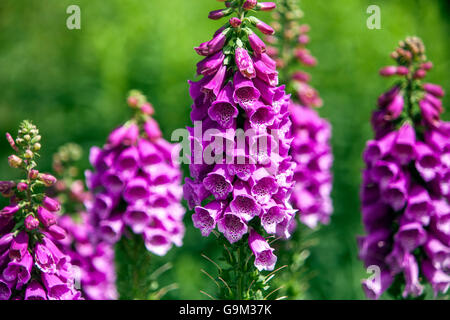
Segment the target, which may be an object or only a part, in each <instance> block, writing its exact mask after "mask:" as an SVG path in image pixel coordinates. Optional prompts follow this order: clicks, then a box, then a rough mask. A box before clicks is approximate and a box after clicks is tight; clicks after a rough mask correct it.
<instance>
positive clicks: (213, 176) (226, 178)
mask: <svg viewBox="0 0 450 320" xmlns="http://www.w3.org/2000/svg"><path fill="white" fill-rule="evenodd" d="M203 185H204V186H205V189H206V190H208V191H210V192H211V193H212V194H213V195H214V197H215V198H216V199H217V200H224V199H226V198H227V196H228V194H229V193H230V192H231V191H232V190H233V185H232V184H231V177H230V175H229V174H228V170H227V169H226V165H221V164H218V165H216V166H215V167H214V170H213V171H211V172H210V173H208V174H207V175H206V177H205V179H203Z"/></svg>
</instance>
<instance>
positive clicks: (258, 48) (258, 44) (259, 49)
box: [248, 32, 266, 56]
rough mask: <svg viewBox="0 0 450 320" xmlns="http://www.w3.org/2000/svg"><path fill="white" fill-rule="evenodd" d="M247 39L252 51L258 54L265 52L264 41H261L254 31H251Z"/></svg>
mask: <svg viewBox="0 0 450 320" xmlns="http://www.w3.org/2000/svg"><path fill="white" fill-rule="evenodd" d="M248 41H249V43H250V46H251V47H252V49H253V52H254V53H255V54H256V55H257V56H259V55H261V54H262V53H264V52H266V44H265V43H264V41H262V40H261V39H260V38H259V37H258V36H257V35H256V33H253V32H252V33H251V34H250V35H249V36H248Z"/></svg>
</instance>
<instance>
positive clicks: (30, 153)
mask: <svg viewBox="0 0 450 320" xmlns="http://www.w3.org/2000/svg"><path fill="white" fill-rule="evenodd" d="M23 156H24V157H25V158H26V159H31V158H33V156H34V153H33V151H31V150H29V149H28V150H27V151H25V153H24V154H23Z"/></svg>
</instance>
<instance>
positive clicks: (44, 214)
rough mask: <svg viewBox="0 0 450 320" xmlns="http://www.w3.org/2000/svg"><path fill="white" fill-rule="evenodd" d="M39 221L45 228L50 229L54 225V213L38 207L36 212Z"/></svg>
mask: <svg viewBox="0 0 450 320" xmlns="http://www.w3.org/2000/svg"><path fill="white" fill-rule="evenodd" d="M37 216H38V219H39V221H40V222H41V223H42V224H43V225H44V226H45V227H46V228H48V227H50V226H51V225H54V224H55V223H56V216H55V214H54V213H52V212H50V211H48V210H47V209H45V208H43V207H39V208H38V211H37Z"/></svg>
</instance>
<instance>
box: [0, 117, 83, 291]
mask: <svg viewBox="0 0 450 320" xmlns="http://www.w3.org/2000/svg"><path fill="white" fill-rule="evenodd" d="M6 137H7V140H8V142H9V144H10V145H11V147H12V148H13V149H14V151H15V154H13V155H11V156H9V158H8V160H9V165H10V166H11V167H12V168H17V169H20V170H22V171H23V172H25V174H26V176H25V178H24V179H22V180H20V181H18V182H14V181H0V193H1V195H2V196H4V197H7V198H9V200H10V204H9V205H8V206H6V207H4V208H3V209H1V210H0V300H9V299H11V300H47V299H51V300H79V299H82V298H81V293H80V292H79V291H78V290H77V289H76V286H75V280H76V279H75V278H76V272H75V268H73V267H72V264H71V261H70V257H69V256H68V255H66V254H64V253H63V252H61V251H60V250H59V249H58V247H57V246H56V245H55V243H54V242H53V241H52V240H51V239H50V238H53V239H57V240H62V239H63V238H64V237H65V236H66V234H65V231H64V229H62V228H61V227H60V226H58V225H57V216H56V212H58V211H59V210H60V204H59V203H58V202H57V201H56V200H54V199H52V198H49V197H47V196H45V194H44V193H39V192H38V189H41V188H42V187H50V186H52V185H53V184H54V183H55V182H56V178H55V177H53V176H52V175H49V174H45V173H39V172H38V171H37V170H36V169H35V168H36V161H35V160H36V158H37V157H38V156H39V155H38V153H37V151H39V150H40V148H41V145H40V142H39V141H40V139H41V136H40V135H39V131H38V130H37V128H36V127H35V126H34V125H33V124H31V123H30V122H29V121H24V122H22V124H21V126H20V129H19V135H18V137H17V139H15V140H14V139H13V138H12V137H11V135H10V134H9V133H7V134H6Z"/></svg>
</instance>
